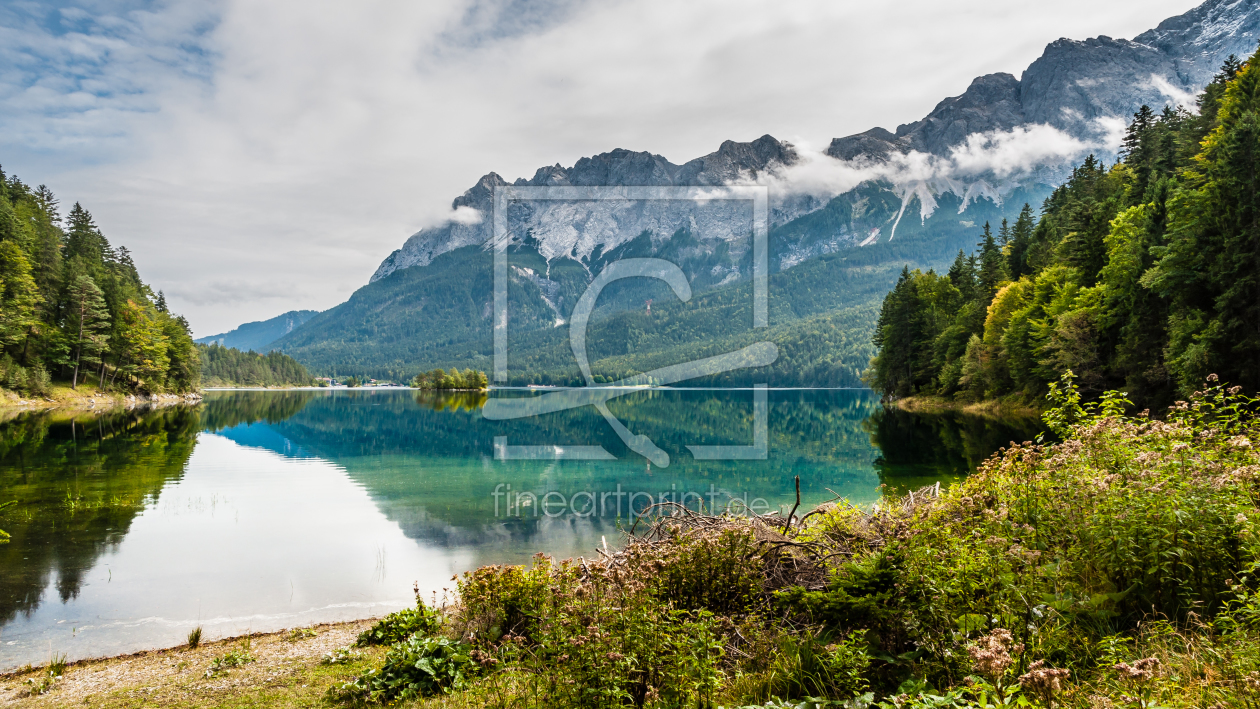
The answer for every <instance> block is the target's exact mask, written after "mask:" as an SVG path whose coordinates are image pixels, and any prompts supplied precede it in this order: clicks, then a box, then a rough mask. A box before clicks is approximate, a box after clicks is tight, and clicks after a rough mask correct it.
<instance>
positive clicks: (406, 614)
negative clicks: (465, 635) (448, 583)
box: [355, 601, 442, 647]
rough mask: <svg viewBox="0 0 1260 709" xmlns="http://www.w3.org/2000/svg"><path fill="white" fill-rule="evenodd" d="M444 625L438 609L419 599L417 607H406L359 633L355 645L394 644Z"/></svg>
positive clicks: (427, 633)
mask: <svg viewBox="0 0 1260 709" xmlns="http://www.w3.org/2000/svg"><path fill="white" fill-rule="evenodd" d="M441 627H442V617H441V615H440V614H438V613H437V611H435V610H433V609H432V608H429V607H428V606H426V605H424V603H421V602H419V601H417V602H416V607H415V608H404V609H402V610H400V611H395V612H393V613H390V614H389V615H387V616H385V617H384V618H381V619H380V620H378V621H377V622H376V623H375V624H373V625H372V627H371V628H368V629H367V630H365V631H363V632H362V633H359V637H358V639H357V640H356V641H355V645H357V646H359V647H370V646H372V645H393V644H394V643H397V642H402V641H403V640H406V639H407V638H409V637H411V636H412V635H415V634H416V633H420V634H422V635H431V634H433V633H435V632H437V631H438V630H439V629H440V628H441Z"/></svg>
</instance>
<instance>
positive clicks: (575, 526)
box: [0, 390, 1039, 669]
mask: <svg viewBox="0 0 1260 709" xmlns="http://www.w3.org/2000/svg"><path fill="white" fill-rule="evenodd" d="M536 395H537V394H533V393H529V392H519V391H516V392H513V391H508V392H497V393H496V394H495V396H506V397H521V396H536ZM484 402H485V396H482V395H471V394H450V395H432V394H427V393H418V392H412V391H406V390H381V391H361V390H358V391H344V390H341V391H290V392H213V393H211V394H209V395H208V396H207V398H206V400H205V402H204V403H202V404H201V405H199V406H194V407H177V408H169V409H162V410H156V411H132V412H114V413H104V414H96V415H94V414H91V413H81V414H77V415H75V417H74V418H70V417H69V415H68V414H64V413H60V414H59V413H56V412H53V413H32V414H23V415H19V416H18V417H16V418H13V419H10V420H8V421H6V422H4V423H0V502H5V501H8V500H17V501H18V502H19V504H17V505H15V506H12V507H9V508H8V509H6V510H4V511H3V512H0V529H4V530H6V531H7V532H9V533H10V534H11V535H12V541H11V542H10V543H9V544H4V545H0V669H4V668H12V667H15V666H20V665H23V664H25V663H27V662H32V663H36V664H38V663H41V662H45V661H47V659H48V657H49V655H50V653H52V652H57V653H63V652H64V653H68V654H69V655H70V657H71V658H72V659H74V658H81V657H89V656H99V655H107V654H115V653H120V652H130V651H134V650H139V649H144V648H150V647H160V646H169V645H174V644H178V643H180V642H182V641H183V638H184V636H185V635H186V634H187V633H188V631H189V630H190V629H192V628H193V627H195V626H197V625H201V626H203V627H204V628H205V631H206V634H207V637H210V638H214V637H218V636H221V635H229V634H237V633H243V632H246V631H250V630H253V631H266V630H274V629H278V628H284V627H294V626H298V625H303V624H307V623H312V622H321V621H330V620H343V619H352V618H360V617H366V616H370V615H375V614H380V613H383V612H387V611H390V610H395V609H397V608H400V607H402V606H404V605H408V604H409V603H410V602H411V599H412V587H413V584H415V585H418V587H419V588H420V590H421V592H422V593H424V594H425V595H426V596H428V595H429V594H431V593H434V592H437V593H441V591H442V589H444V588H446V587H451V586H453V584H452V582H451V577H452V576H453V575H455V574H458V573H461V572H463V571H466V570H469V569H472V568H475V567H477V566H481V565H484V564H494V563H520V562H523V561H527V560H528V558H529V557H530V556H531V555H532V554H534V553H535V552H539V551H542V552H547V553H550V554H556V555H560V556H576V555H586V556H592V555H593V550H594V548H595V547H596V546H597V545H600V544H601V543H602V541H601V539H602V538H607V540H608V543H609V544H614V543H616V541H617V539H619V536H618V535H619V534H620V530H621V529H624V528H626V527H627V526H629V525H630V524H632V523H633V520H634V514H635V513H636V512H637V511H639V510H641V509H643V508H645V507H646V506H647V505H648V504H649V500H651V501H653V502H660V501H661V500H675V501H680V502H686V503H687V504H689V506H691V507H693V508H694V507H697V506H698V505H699V504H703V505H705V506H706V507H719V508H721V507H730V508H731V509H740V508H742V507H744V506H745V505H747V506H748V507H751V508H752V509H754V510H755V511H759V512H761V511H767V510H771V509H780V508H786V507H790V505H791V504H792V503H793V502H794V491H793V478H794V477H795V476H797V475H799V476H800V478H801V495H802V505H803V506H808V505H811V504H816V503H818V502H822V501H824V500H826V499H829V498H831V497H832V496H833V493H834V494H838V495H842V496H845V497H847V498H849V499H850V500H852V501H854V502H856V503H859V504H870V503H873V502H875V501H876V500H878V499H879V497H880V495H881V492H882V490H881V487H880V486H881V485H888V486H890V487H895V488H902V489H904V488H907V487H910V488H913V487H918V486H921V485H927V484H931V483H933V482H935V481H938V480H941V481H945V482H949V481H952V480H955V479H957V478H958V477H960V476H963V475H966V474H967V472H968V471H969V470H970V469H972V468H973V467H974V466H975V465H976V464H977V463H978V462H979V461H981V460H983V459H984V458H985V457H986V456H988V455H989V454H990V453H992V452H993V451H994V450H996V449H997V448H998V447H1000V446H1002V445H1005V444H1006V443H1007V442H1009V441H1011V440H1020V441H1023V440H1028V439H1031V438H1032V437H1033V436H1034V435H1036V433H1037V431H1038V430H1039V426H1038V425H1037V422H1035V421H1008V422H992V421H985V420H982V419H976V418H970V417H962V416H957V415H935V416H924V415H911V414H906V413H904V412H900V411H894V410H886V409H884V408H883V407H881V406H880V405H879V404H878V401H877V400H876V398H875V396H874V395H873V394H871V393H870V392H866V391H835V390H805V391H801V390H791V391H770V392H769V393H768V414H767V416H766V425H767V433H768V435H767V456H766V459H764V460H742V461H708V460H696V459H695V458H694V457H693V455H692V453H691V452H690V451H689V449H688V448H687V446H689V445H736V446H747V445H750V444H751V443H752V442H753V438H754V421H755V418H756V417H755V413H754V393H753V392H752V391H751V390H726V391H712V390H703V391H697V390H691V391H688V390H681V391H680V390H656V391H639V392H635V393H633V394H629V395H627V396H624V397H621V398H619V399H616V400H614V401H612V402H611V403H610V404H609V408H610V409H611V411H612V413H613V414H615V415H616V416H617V417H618V418H619V419H620V420H621V421H622V422H624V423H625V425H626V426H627V427H628V428H629V429H630V430H631V431H633V432H634V433H636V434H642V435H645V436H647V437H648V438H650V439H651V440H652V441H653V442H654V443H655V445H657V446H659V447H660V448H661V449H662V450H664V451H666V452H667V453H668V454H669V457H670V463H669V465H668V466H667V467H663V468H662V467H660V466H656V465H650V464H649V463H648V461H647V460H646V459H645V458H643V457H641V456H639V455H638V454H636V453H634V452H632V451H630V450H628V449H627V448H626V447H625V445H624V444H623V443H622V442H621V440H620V439H619V438H618V437H617V435H616V433H615V432H614V431H613V430H612V429H611V428H610V427H609V425H608V424H607V423H606V422H605V421H604V419H603V418H602V417H601V416H600V415H599V414H598V413H597V412H596V411H595V410H594V409H593V408H592V407H589V406H588V407H585V408H582V409H574V410H570V411H564V412H559V413H552V414H547V415H544V416H540V417H536V418H531V419H524V420H516V421H489V420H486V419H484V418H482V416H481V407H482V405H483V404H484ZM496 439H500V442H506V443H508V444H509V445H511V446H513V447H515V446H548V448H547V450H554V448H551V447H554V446H559V447H561V448H562V449H565V450H573V447H574V446H587V447H594V446H599V447H602V448H603V449H604V450H605V451H606V452H607V453H608V454H610V456H611V459H607V460H568V459H564V460H554V459H543V458H534V459H515V460H504V459H501V457H502V456H501V455H499V456H496ZM499 450H500V452H501V453H502V451H505V450H507V449H499Z"/></svg>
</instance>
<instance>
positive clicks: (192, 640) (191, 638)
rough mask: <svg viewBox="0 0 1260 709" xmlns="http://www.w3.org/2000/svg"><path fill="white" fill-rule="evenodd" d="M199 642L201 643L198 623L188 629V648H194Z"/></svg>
mask: <svg viewBox="0 0 1260 709" xmlns="http://www.w3.org/2000/svg"><path fill="white" fill-rule="evenodd" d="M200 644H201V626H200V625H198V626H197V627H195V628H193V629H192V630H190V631H188V649H190V650H196V649H197V646H198V645H200Z"/></svg>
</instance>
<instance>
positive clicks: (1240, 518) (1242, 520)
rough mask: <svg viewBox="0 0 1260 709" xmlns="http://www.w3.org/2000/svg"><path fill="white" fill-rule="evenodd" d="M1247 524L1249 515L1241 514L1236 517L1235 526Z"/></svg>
mask: <svg viewBox="0 0 1260 709" xmlns="http://www.w3.org/2000/svg"><path fill="white" fill-rule="evenodd" d="M1246 523H1247V515H1245V514H1243V513H1241V512H1239V513H1238V514H1236V515H1234V524H1246Z"/></svg>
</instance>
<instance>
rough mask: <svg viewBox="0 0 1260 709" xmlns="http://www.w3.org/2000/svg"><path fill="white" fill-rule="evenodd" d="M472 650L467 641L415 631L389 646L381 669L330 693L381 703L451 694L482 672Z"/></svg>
mask: <svg viewBox="0 0 1260 709" xmlns="http://www.w3.org/2000/svg"><path fill="white" fill-rule="evenodd" d="M471 652H472V647H471V646H470V645H468V644H467V643H462V642H455V641H452V640H448V639H447V638H434V637H424V636H421V635H412V636H411V637H409V638H407V639H406V640H403V641H402V642H399V643H397V644H395V645H394V646H393V647H392V648H390V651H389V653H388V654H386V655H385V660H384V662H383V663H382V665H381V667H380V668H379V669H372V670H368V671H367V672H366V673H364V674H362V675H360V676H358V677H356V678H355V679H353V680H351V681H350V682H347V683H345V684H343V685H340V686H337V687H334V688H333V690H332V691H331V693H332V694H333V696H334V697H338V698H342V699H359V700H367V701H372V702H382V703H383V702H397V701H402V700H408V699H418V698H420V697H431V696H434V695H437V694H449V693H450V692H453V691H457V690H461V689H464V688H466V687H467V686H468V684H469V682H470V680H471V679H473V678H474V677H475V676H476V675H477V673H478V672H479V670H480V665H479V664H478V663H477V662H475V661H474V660H473V659H472V658H471V656H470V653H471Z"/></svg>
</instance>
